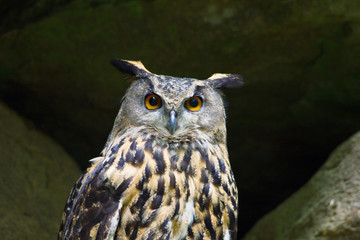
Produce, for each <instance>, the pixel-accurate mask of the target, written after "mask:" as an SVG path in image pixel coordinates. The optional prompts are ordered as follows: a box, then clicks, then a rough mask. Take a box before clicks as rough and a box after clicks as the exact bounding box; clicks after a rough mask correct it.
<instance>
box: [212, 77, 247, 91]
mask: <svg viewBox="0 0 360 240" xmlns="http://www.w3.org/2000/svg"><path fill="white" fill-rule="evenodd" d="M207 80H208V81H209V84H210V85H211V86H212V87H213V88H237V87H241V86H242V85H243V84H244V82H243V77H242V76H241V75H239V74H222V73H215V74H214V75H212V76H211V77H209V78H208V79H207Z"/></svg>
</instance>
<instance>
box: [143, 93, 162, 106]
mask: <svg viewBox="0 0 360 240" xmlns="http://www.w3.org/2000/svg"><path fill="white" fill-rule="evenodd" d="M161 105H162V102H161V98H160V97H159V96H158V95H156V94H149V95H147V96H146V97H145V106H146V108H147V109H149V110H154V109H158V108H160V107H161Z"/></svg>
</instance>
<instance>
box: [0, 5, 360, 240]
mask: <svg viewBox="0 0 360 240" xmlns="http://www.w3.org/2000/svg"><path fill="white" fill-rule="evenodd" d="M113 58H122V59H130V60H141V61H142V62H143V63H144V65H145V66H146V67H147V68H148V69H149V70H150V71H152V72H154V73H159V74H166V75H173V76H180V77H181V76H184V77H196V78H200V79H204V78H207V77H209V76H210V75H211V74H212V73H215V72H223V73H241V74H242V75H243V76H244V79H245V85H244V87H242V88H240V89H232V90H226V91H225V94H226V99H227V102H228V129H229V131H228V132H229V136H228V145H229V151H230V158H231V162H232V166H233V170H234V172H235V176H236V180H237V183H238V187H239V191H240V193H239V200H240V209H239V211H240V213H239V229H240V232H239V237H242V236H243V235H244V234H245V233H246V232H247V231H248V230H249V229H250V227H251V226H252V225H253V224H254V223H255V222H256V221H257V220H258V219H260V218H261V217H262V216H264V214H266V213H267V212H269V211H270V210H272V209H274V208H275V207H276V206H277V205H279V204H280V203H281V202H283V201H284V200H285V199H286V198H288V197H289V196H290V195H291V194H292V193H294V192H295V191H296V190H297V189H298V188H300V187H301V186H302V185H303V184H305V183H306V182H307V181H308V180H309V178H310V177H311V176H312V175H313V174H314V173H315V172H316V171H317V170H318V168H319V167H320V166H321V165H322V164H323V163H324V162H325V160H326V159H327V157H328V156H329V154H330V152H331V151H332V150H333V149H334V148H335V147H336V146H337V145H339V144H340V143H341V142H343V141H344V140H345V139H347V138H348V137H350V136H351V135H352V134H354V133H355V132H357V131H358V130H360V1H358V0H332V1H330V0H317V1H310V0H302V1H300V0H283V1H272V0H267V1H266V0H231V1H230V0H222V1H215V0H208V1H169V0H152V1H151V0H147V1H146V0H142V1H141V0H109V1H106V0H87V1H86V0H72V1H70V0H28V1H20V0H14V1H5V0H0V100H1V101H2V102H4V103H5V104H7V105H8V106H9V107H10V108H12V109H13V110H14V111H16V112H17V114H18V115H20V116H21V117H22V118H26V119H28V121H31V122H32V123H33V124H34V126H35V127H36V128H37V129H38V130H40V131H41V132H43V133H45V134H46V135H48V136H50V137H51V138H52V139H53V140H55V141H56V142H57V143H58V144H60V145H61V146H62V148H64V149H65V151H66V152H67V153H68V154H69V155H71V156H72V158H73V159H75V161H76V163H77V165H78V167H79V168H81V169H85V168H86V167H87V166H88V160H89V159H91V158H93V157H96V156H97V155H98V154H99V153H100V151H101V150H102V147H103V145H104V143H105V140H106V138H107V135H108V133H109V132H110V130H111V127H112V123H113V120H114V119H115V116H116V114H117V111H118V108H119V103H120V99H121V97H122V95H123V94H124V91H125V89H126V87H127V86H128V85H129V83H128V82H126V81H125V80H124V78H125V75H123V74H121V73H120V72H118V71H117V70H116V69H115V68H113V67H112V66H110V64H109V60H110V59H113ZM8 124H10V125H11V124H12V121H9V122H8ZM9 128H10V126H9ZM0 135H4V131H3V129H0ZM49 141H50V139H49ZM0 148H4V147H3V146H0ZM44 148H47V145H44ZM7 150H8V151H15V150H12V149H8V148H7ZM0 160H1V161H5V160H4V156H1V157H0ZM49 161H53V160H49ZM9 164H10V163H9ZM354 167H358V166H354ZM74 168H75V166H74ZM58 171H60V170H58ZM78 174H79V172H78V171H74V175H76V176H74V177H73V178H74V179H76V178H77V177H78ZM71 180H72V179H71ZM2 181H3V182H2V183H1V184H6V183H7V182H6V181H7V179H6V178H2ZM67 186H68V185H67ZM70 187H71V186H70ZM69 190H70V188H69ZM67 194H68V192H67V191H65V192H64V196H63V197H62V199H61V201H60V202H62V203H61V204H60V210H62V208H63V204H64V203H65V199H66V198H67ZM60 212H61V211H60ZM59 218H60V216H59ZM29 239H30V238H29ZM49 239H54V238H49Z"/></svg>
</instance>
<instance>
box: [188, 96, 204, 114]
mask: <svg viewBox="0 0 360 240" xmlns="http://www.w3.org/2000/svg"><path fill="white" fill-rule="evenodd" d="M201 106H202V99H201V98H200V97H197V96H195V97H191V98H189V99H188V100H186V102H185V107H186V108H187V109H189V110H190V111H193V112H196V111H199V110H200V108H201Z"/></svg>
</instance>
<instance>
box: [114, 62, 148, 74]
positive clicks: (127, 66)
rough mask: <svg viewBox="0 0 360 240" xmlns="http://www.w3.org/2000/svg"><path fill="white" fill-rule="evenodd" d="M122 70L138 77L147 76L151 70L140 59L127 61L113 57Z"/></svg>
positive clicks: (117, 66)
mask: <svg viewBox="0 0 360 240" xmlns="http://www.w3.org/2000/svg"><path fill="white" fill-rule="evenodd" d="M110 62H111V64H112V65H114V66H115V67H116V68H117V69H119V70H120V71H122V72H124V73H127V74H130V75H131V76H136V77H146V76H148V75H149V74H151V72H149V71H148V70H147V69H146V68H145V67H144V65H143V64H142V63H141V62H140V61H127V60H121V59H113V60H111V61H110Z"/></svg>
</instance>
